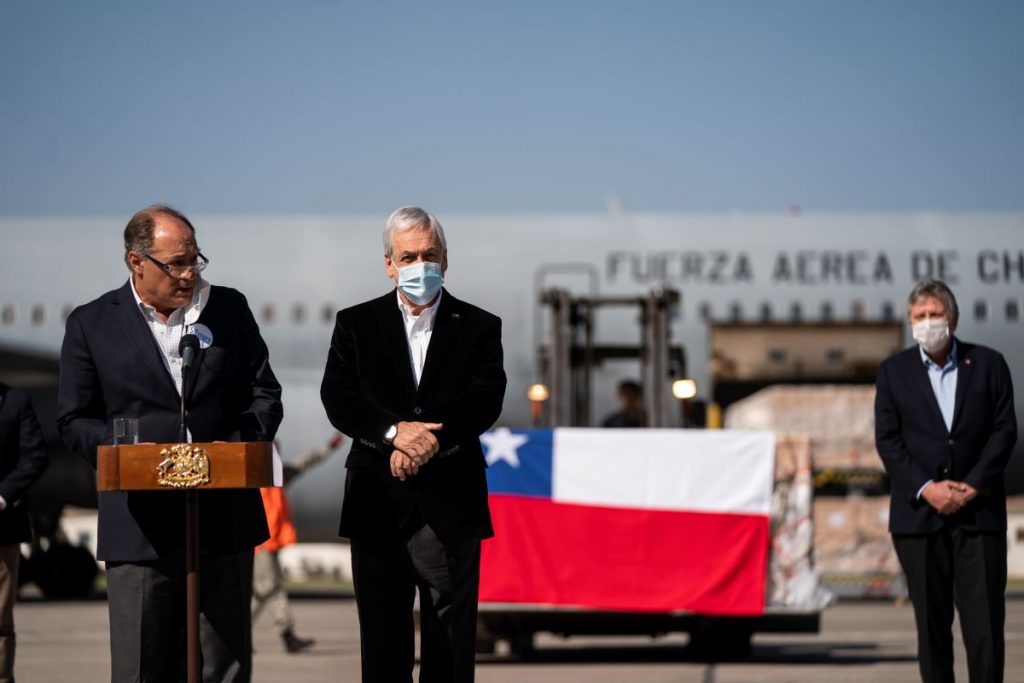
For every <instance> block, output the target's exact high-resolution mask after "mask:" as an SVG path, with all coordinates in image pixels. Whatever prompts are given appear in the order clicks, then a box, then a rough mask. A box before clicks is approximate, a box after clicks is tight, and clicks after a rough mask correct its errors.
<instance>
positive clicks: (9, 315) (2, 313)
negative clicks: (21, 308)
mask: <svg viewBox="0 0 1024 683" xmlns="http://www.w3.org/2000/svg"><path fill="white" fill-rule="evenodd" d="M17 318H18V309H17V307H15V305H14V304H4V307H3V310H0V323H3V324H4V325H13V324H14V321H15V320H16V319H17Z"/></svg>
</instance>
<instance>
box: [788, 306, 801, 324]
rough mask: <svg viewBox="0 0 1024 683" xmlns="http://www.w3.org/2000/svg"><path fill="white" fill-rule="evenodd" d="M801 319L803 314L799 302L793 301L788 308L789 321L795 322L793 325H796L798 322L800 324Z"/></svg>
mask: <svg viewBox="0 0 1024 683" xmlns="http://www.w3.org/2000/svg"><path fill="white" fill-rule="evenodd" d="M803 317H804V312H803V309H802V308H801V307H800V302H799V301H794V302H793V303H792V304H790V306H789V319H790V320H791V321H793V322H795V323H798V322H800V320H801V319H802V318H803Z"/></svg>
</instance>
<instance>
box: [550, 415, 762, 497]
mask: <svg viewBox="0 0 1024 683" xmlns="http://www.w3.org/2000/svg"><path fill="white" fill-rule="evenodd" d="M553 451H554V453H553V454H552V459H553V461H552V469H553V472H552V498H553V499H554V500H555V501H556V502H559V503H571V504H579V505H596V506H601V507H616V508H644V509H657V510H686V511H691V512H716V513H722V512H726V513H737V514H758V515H768V514H770V513H771V499H772V484H773V479H774V471H775V433H774V432H764V431H738V430H713V431H696V430H693V431H691V430H680V429H556V430H555V432H554V443H553Z"/></svg>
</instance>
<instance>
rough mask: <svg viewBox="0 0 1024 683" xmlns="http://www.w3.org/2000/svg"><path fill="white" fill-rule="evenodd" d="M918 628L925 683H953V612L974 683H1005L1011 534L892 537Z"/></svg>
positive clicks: (957, 532)
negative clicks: (1008, 559)
mask: <svg viewBox="0 0 1024 683" xmlns="http://www.w3.org/2000/svg"><path fill="white" fill-rule="evenodd" d="M893 544H894V545H895V547H896V554H897V555H898V556H899V558H900V564H901V565H903V571H904V573H906V575H907V587H908V590H909V592H910V601H911V603H912V604H913V606H914V621H915V622H916V623H917V658H918V664H919V665H920V668H921V680H922V681H924V683H953V607H954V605H955V606H956V610H957V612H959V614H960V630H961V633H962V634H963V639H964V646H965V648H966V650H967V670H968V672H969V674H970V681H971V683H1001V681H1002V680H1003V666H1004V660H1005V644H1004V634H1003V630H1004V627H1005V621H1006V534H1005V533H1004V532H996V533H975V532H969V531H964V530H962V529H959V528H953V529H946V530H943V531H941V532H939V533H937V534H924V535H902V534H893Z"/></svg>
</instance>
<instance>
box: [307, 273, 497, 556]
mask: <svg viewBox="0 0 1024 683" xmlns="http://www.w3.org/2000/svg"><path fill="white" fill-rule="evenodd" d="M438 306H439V308H438V310H437V313H436V317H435V319H434V330H433V332H432V334H431V338H430V345H429V347H428V349H427V355H426V359H425V361H424V366H423V373H422V377H421V380H420V384H419V388H418V389H417V387H416V385H415V381H414V375H413V370H412V364H411V361H410V357H409V343H408V340H407V338H406V334H405V327H404V325H403V322H402V313H401V311H400V310H399V308H398V301H397V294H396V292H395V291H394V290H392V291H391V292H390V293H388V294H386V295H384V296H382V297H380V298H378V299H374V300H372V301H367V302H365V303H362V304H359V305H358V306H353V307H352V308H347V309H345V310H343V311H341V312H340V313H338V316H337V322H336V325H335V328H334V337H333V339H332V341H331V349H330V352H329V353H328V356H327V367H326V370H325V371H324V380H323V385H322V387H321V398H322V399H323V402H324V407H325V408H326V409H327V416H328V418H329V419H330V421H331V424H333V425H334V426H335V427H337V428H338V429H339V430H340V431H342V432H344V433H345V434H347V435H349V436H350V437H351V438H352V451H351V453H350V454H349V456H348V463H347V467H348V475H347V477H346V482H345V500H344V504H343V506H342V512H341V526H340V531H339V533H340V534H341V535H342V536H345V537H348V538H358V537H367V536H376V537H378V538H379V537H381V536H382V535H383V537H387V535H393V534H394V533H396V532H397V531H398V530H399V529H400V528H401V527H402V525H403V524H405V523H406V522H407V521H408V519H409V517H410V516H411V515H412V514H413V512H414V510H416V509H417V508H418V509H419V511H420V513H421V514H422V515H423V518H424V519H425V520H426V522H427V523H428V524H430V526H431V527H432V528H433V529H434V530H435V531H436V532H437V533H438V535H440V536H442V537H443V536H449V537H450V536H469V537H475V538H487V537H489V536H492V535H493V533H494V532H493V529H492V527H491V516H490V510H489V508H488V506H487V480H486V477H485V467H486V464H485V461H484V458H483V451H482V449H481V447H480V438H479V437H480V434H482V433H483V432H485V431H486V430H487V429H488V428H490V426H491V425H492V424H494V421H495V420H497V419H498V416H499V415H500V413H501V404H502V400H503V398H504V395H505V371H504V369H503V368H502V350H501V320H500V319H498V318H497V317H496V316H494V315H491V314H490V313H487V312H486V311H484V310H482V309H480V308H477V307H476V306H472V305H470V304H467V303H465V302H463V301H459V300H458V299H456V298H455V297H453V296H452V295H451V294H449V293H448V292H447V291H445V292H444V293H443V295H442V297H441V301H440V303H439V304H438ZM400 421H417V422H440V423H442V424H443V425H444V428H443V429H442V430H441V431H440V432H438V433H437V437H438V440H439V442H440V451H439V452H438V453H437V454H436V455H435V456H434V457H433V458H432V459H431V460H430V461H429V462H428V463H427V464H426V465H424V466H423V467H422V468H421V469H420V471H419V474H417V475H416V476H413V477H409V478H408V479H407V480H406V481H405V482H402V481H400V480H398V479H396V478H394V477H392V476H391V473H390V470H389V461H390V456H391V452H392V448H391V447H390V446H388V445H387V444H385V443H384V440H383V437H384V434H385V432H386V431H387V429H388V427H389V426H390V425H392V424H395V423H396V422H400Z"/></svg>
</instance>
